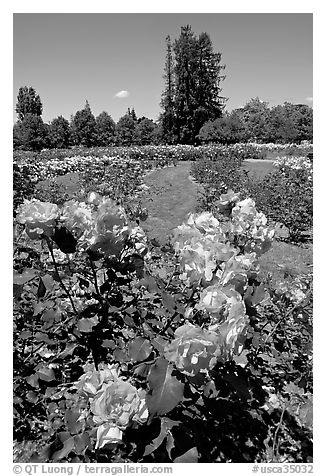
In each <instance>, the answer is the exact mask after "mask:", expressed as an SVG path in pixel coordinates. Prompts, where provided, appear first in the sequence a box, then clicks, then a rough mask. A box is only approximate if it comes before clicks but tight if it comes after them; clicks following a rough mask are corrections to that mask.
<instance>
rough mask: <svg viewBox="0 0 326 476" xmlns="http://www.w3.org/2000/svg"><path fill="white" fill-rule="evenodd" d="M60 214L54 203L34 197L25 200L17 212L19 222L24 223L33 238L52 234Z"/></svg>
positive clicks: (28, 233)
mask: <svg viewBox="0 0 326 476" xmlns="http://www.w3.org/2000/svg"><path fill="white" fill-rule="evenodd" d="M58 215H59V209H58V206H57V205H56V204H54V203H49V202H41V201H40V200H36V199H35V198H33V199H32V200H24V203H23V204H22V205H21V206H20V207H19V210H18V214H17V218H16V219H17V221H18V223H21V224H24V225H25V227H26V228H25V229H26V233H27V235H28V236H29V237H30V238H32V239H33V240H36V239H39V238H41V235H43V234H44V235H46V236H52V235H53V233H54V227H55V224H56V219H57V218H58Z"/></svg>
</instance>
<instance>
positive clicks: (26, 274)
mask: <svg viewBox="0 0 326 476" xmlns="http://www.w3.org/2000/svg"><path fill="white" fill-rule="evenodd" d="M37 275H38V274H37V272H36V271H35V270H34V269H32V268H25V269H24V271H23V272H22V273H16V272H14V278H13V284H25V283H27V282H28V281H31V279H34V278H35V277H36V276H37Z"/></svg>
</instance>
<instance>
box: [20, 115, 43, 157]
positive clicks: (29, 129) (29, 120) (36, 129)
mask: <svg viewBox="0 0 326 476" xmlns="http://www.w3.org/2000/svg"><path fill="white" fill-rule="evenodd" d="M46 140H47V130H46V128H45V125H44V123H43V121H42V118H41V117H40V116H38V115H36V114H31V113H26V114H24V118H23V120H22V121H19V122H17V123H16V124H15V125H14V130H13V145H14V149H20V150H32V151H39V150H41V149H42V148H43V147H44V145H45V143H46Z"/></svg>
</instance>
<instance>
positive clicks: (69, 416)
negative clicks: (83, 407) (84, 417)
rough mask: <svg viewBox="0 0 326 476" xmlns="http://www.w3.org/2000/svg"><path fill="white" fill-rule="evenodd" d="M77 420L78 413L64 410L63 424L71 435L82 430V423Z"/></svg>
mask: <svg viewBox="0 0 326 476" xmlns="http://www.w3.org/2000/svg"><path fill="white" fill-rule="evenodd" d="M78 418H79V412H78V411H73V410H66V412H65V424H66V427H67V430H68V431H69V432H70V433H71V434H74V433H75V434H76V433H78V432H79V431H80V430H81V429H82V426H83V423H82V422H81V421H77V420H78Z"/></svg>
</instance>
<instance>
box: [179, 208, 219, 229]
mask: <svg viewBox="0 0 326 476" xmlns="http://www.w3.org/2000/svg"><path fill="white" fill-rule="evenodd" d="M187 224H188V225H191V226H195V227H196V228H198V229H199V230H200V231H201V232H204V233H216V232H217V231H220V228H219V225H220V223H219V221H218V220H217V219H216V218H215V217H214V215H213V214H212V213H210V212H203V213H200V214H193V213H192V214H191V215H190V216H189V218H188V221H187Z"/></svg>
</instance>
